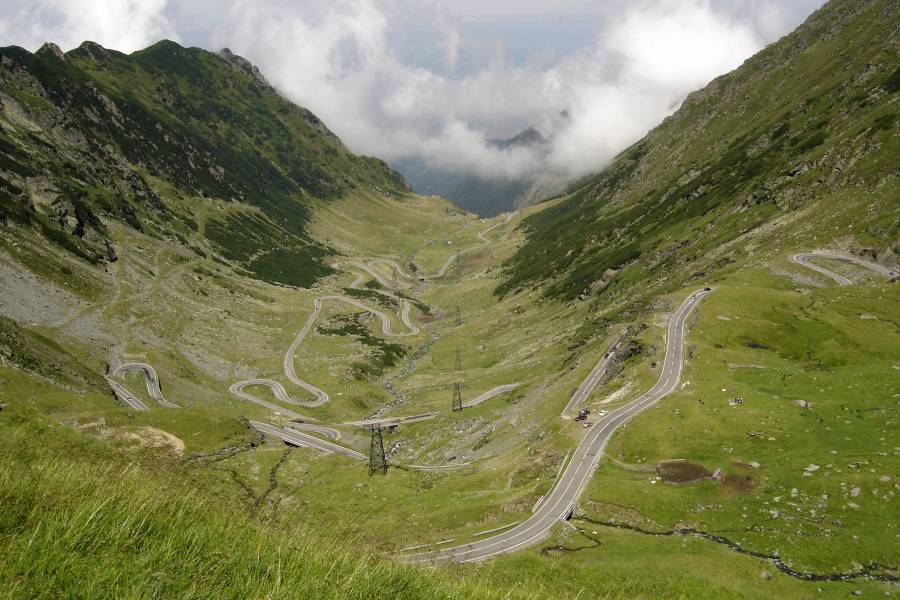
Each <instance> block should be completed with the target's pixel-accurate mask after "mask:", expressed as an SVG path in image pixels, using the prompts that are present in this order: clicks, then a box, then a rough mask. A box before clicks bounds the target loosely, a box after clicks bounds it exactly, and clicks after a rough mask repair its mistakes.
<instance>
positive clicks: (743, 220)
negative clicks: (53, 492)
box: [498, 0, 900, 301]
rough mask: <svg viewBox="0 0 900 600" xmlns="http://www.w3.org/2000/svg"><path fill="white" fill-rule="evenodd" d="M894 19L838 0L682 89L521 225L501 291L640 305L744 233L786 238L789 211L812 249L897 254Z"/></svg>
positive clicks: (890, 12)
mask: <svg viewBox="0 0 900 600" xmlns="http://www.w3.org/2000/svg"><path fill="white" fill-rule="evenodd" d="M898 23H900V12H898V11H897V7H896V4H895V3H893V2H891V1H890V0H835V1H833V2H830V3H828V4H827V5H826V6H824V7H823V8H821V9H820V10H818V11H817V12H816V13H815V14H813V15H812V16H811V17H810V18H809V20H808V21H807V22H806V23H804V24H803V25H802V26H800V27H799V28H798V29H797V30H796V31H794V32H793V33H791V34H790V35H788V36H786V37H784V38H783V39H781V40H780V41H778V42H777V43H774V44H772V45H770V46H769V47H767V48H766V49H765V50H763V51H762V52H760V53H759V54H757V55H755V56H753V57H752V58H750V59H749V60H747V61H746V62H745V63H744V64H743V65H742V66H741V67H740V68H738V69H736V70H735V71H733V72H731V73H729V74H727V75H723V76H721V77H719V78H717V79H715V80H714V81H713V82H712V83H710V84H709V85H708V86H707V87H706V88H704V89H702V90H700V91H698V92H695V93H693V94H691V95H690V96H689V97H688V98H687V99H686V100H685V101H684V103H683V105H682V106H681V108H680V109H679V110H678V111H677V112H676V113H675V114H673V115H672V116H671V117H669V118H667V119H666V120H665V121H664V122H663V123H662V124H661V125H660V126H659V127H657V128H656V129H654V130H653V131H652V132H650V133H649V134H648V135H647V136H646V137H645V138H644V139H642V140H640V141H639V142H637V143H636V144H634V145H633V146H631V147H630V148H628V149H627V150H626V151H624V152H623V153H622V154H621V155H620V156H618V157H617V159H616V160H615V161H613V163H612V164H611V165H610V166H609V167H608V168H606V169H605V170H604V171H603V172H601V173H599V174H598V175H596V176H594V177H591V178H589V179H588V180H586V181H585V182H583V183H581V184H579V185H578V186H577V187H576V188H575V189H573V190H572V192H571V193H570V194H568V195H567V196H566V197H564V198H563V199H562V200H560V201H555V203H554V204H553V205H552V206H550V207H548V208H547V209H546V210H544V211H542V212H539V213H536V214H534V215H532V216H531V217H529V218H528V219H527V220H526V221H525V223H524V226H525V229H526V232H527V240H526V242H525V244H524V245H523V246H522V247H521V249H520V250H519V251H518V252H517V253H516V255H515V256H514V257H513V258H512V259H511V260H510V261H509V262H508V264H507V274H508V277H507V280H506V281H505V282H504V283H503V284H502V285H500V286H499V287H498V293H500V294H506V293H509V292H511V291H514V290H517V289H520V288H521V287H522V286H525V285H536V284H542V285H544V284H546V295H548V296H550V297H558V298H561V299H567V300H571V299H575V298H577V297H581V298H582V299H588V298H593V299H601V300H604V301H609V300H615V299H620V298H622V297H624V296H626V295H629V294H634V295H635V296H637V297H639V298H640V299H642V300H646V299H647V298H648V297H649V296H650V295H652V294H656V293H658V292H659V291H660V290H661V289H674V287H675V286H678V285H680V284H682V283H684V282H686V281H689V280H691V279H696V276H695V274H698V273H703V272H710V271H715V270H717V269H722V268H725V267H726V266H727V265H728V264H729V263H730V262H733V261H734V260H735V259H736V258H737V257H738V256H740V255H741V253H742V252H743V251H744V250H745V249H746V248H747V246H746V244H745V242H746V241H747V234H750V233H752V232H754V231H755V230H759V232H760V233H762V232H766V231H767V228H768V227H774V228H777V231H774V232H771V236H772V237H774V238H777V239H778V240H779V241H781V242H788V241H789V240H790V238H791V236H792V235H796V234H798V233H799V231H798V230H797V229H795V227H796V222H797V221H802V224H803V227H804V229H806V230H807V231H809V230H813V231H814V233H815V234H817V235H818V237H819V239H820V240H821V242H822V243H832V242H833V243H835V244H838V245H841V246H845V247H849V248H850V249H852V250H853V251H856V252H865V253H867V254H868V255H869V256H870V257H872V258H877V259H878V260H880V261H882V262H888V263H896V261H897V258H896V255H897V253H900V246H898V227H900V217H898V214H897V203H896V200H897V198H898V197H900V186H898V184H897V160H896V157H897V156H898V155H900V137H898V133H897V132H898V128H897V115H898V112H900V109H898V102H900V94H898V92H900V67H898V64H900V54H898V38H897V36H898ZM835 198H840V199H839V200H837V201H835V202H830V200H832V199H835ZM886 200H887V201H886ZM870 205H871V206H870ZM851 216H852V218H850V219H849V221H850V222H849V223H848V224H847V226H846V227H845V228H844V229H842V230H840V231H833V229H832V226H831V225H832V223H833V222H834V220H835V219H838V218H847V217H851ZM795 217H796V221H795V219H794V218H795ZM766 235H769V233H766Z"/></svg>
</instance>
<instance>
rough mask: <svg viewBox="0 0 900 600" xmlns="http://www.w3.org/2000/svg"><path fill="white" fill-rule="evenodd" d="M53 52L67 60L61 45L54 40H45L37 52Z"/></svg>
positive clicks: (63, 60) (62, 59) (61, 58)
mask: <svg viewBox="0 0 900 600" xmlns="http://www.w3.org/2000/svg"><path fill="white" fill-rule="evenodd" d="M48 53H49V54H52V55H53V56H55V57H56V58H58V59H59V60H61V61H62V62H66V55H65V54H64V53H63V51H62V50H61V49H60V47H59V46H57V45H56V44H54V43H53V42H44V45H43V46H41V47H40V48H38V51H37V54H48Z"/></svg>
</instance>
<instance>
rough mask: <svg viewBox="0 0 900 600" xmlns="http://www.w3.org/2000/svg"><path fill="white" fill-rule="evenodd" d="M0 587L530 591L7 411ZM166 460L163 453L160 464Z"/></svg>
mask: <svg viewBox="0 0 900 600" xmlns="http://www.w3.org/2000/svg"><path fill="white" fill-rule="evenodd" d="M0 422H2V428H3V432H4V435H3V436H2V441H0V445H2V453H3V456H4V461H3V463H2V464H0V499H2V506H3V510H2V511H0V549H2V552H0V555H2V556H3V558H2V559H0V590H2V591H0V595H2V597H6V598H51V597H59V594H60V593H62V592H64V593H65V595H66V596H67V597H81V598H146V597H148V596H150V597H178V598H211V597H215V598H263V597H265V598H297V597H301V598H335V599H338V598H340V599H344V598H372V597H391V598H426V597H427V598H448V599H449V598H471V597H480V598H501V597H502V598H527V597H537V596H539V595H540V594H539V591H538V590H535V589H531V590H529V591H528V592H526V591H525V590H524V589H522V588H519V587H518V586H516V587H517V588H518V589H516V588H513V589H508V588H505V589H503V590H502V591H501V590H495V589H493V587H492V585H491V583H490V581H489V580H488V579H487V578H485V577H482V576H477V575H474V574H473V573H471V572H470V573H469V576H468V577H466V578H465V579H459V578H458V577H457V576H455V575H454V574H452V573H451V572H444V571H441V570H438V571H431V570H426V569H421V568H415V567H409V566H405V565H403V564H401V563H397V562H390V561H387V560H384V559H379V558H372V557H371V556H370V552H369V551H367V550H366V549H365V548H360V547H358V548H355V549H349V548H348V547H347V546H344V545H339V544H338V543H337V541H336V540H334V539H329V538H328V537H325V536H323V535H321V534H318V535H317V534H312V533H310V532H309V531H308V530H307V529H306V528H304V527H302V526H297V525H296V524H292V523H287V522H270V523H265V522H261V521H259V520H257V519H255V518H254V517H253V516H252V515H250V514H248V513H247V512H246V511H245V510H243V509H241V508H240V507H239V506H237V505H236V504H235V503H234V502H232V501H230V500H228V499H223V498H221V497H217V496H215V495H211V494H209V493H207V492H205V491H204V490H203V489H198V488H197V487H196V485H195V483H196V478H195V476H194V475H192V472H191V469H190V468H188V467H174V466H170V467H165V466H164V461H165V458H164V457H159V456H152V455H151V456H144V455H140V454H134V453H126V454H122V453H118V452H115V451H113V450H111V449H110V448H107V447H105V446H104V445H102V444H99V443H96V442H91V441H89V440H87V439H86V438H84V437H83V436H81V435H79V434H77V433H75V432H73V431H71V430H68V429H65V428H60V427H47V426H44V425H39V424H37V423H36V422H35V421H34V420H33V419H31V418H29V417H26V416H23V415H21V414H18V413H11V411H9V410H5V411H3V412H2V413H0ZM161 463H163V464H161Z"/></svg>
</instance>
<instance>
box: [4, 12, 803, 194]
mask: <svg viewBox="0 0 900 600" xmlns="http://www.w3.org/2000/svg"><path fill="white" fill-rule="evenodd" d="M795 3H796V4H797V5H803V6H802V8H803V12H808V10H807V8H808V9H809V10H811V9H812V8H813V7H814V6H815V5H817V4H818V3H819V0H795ZM484 4H486V3H483V2H469V1H462V0H461V1H460V3H458V4H457V5H455V8H456V11H457V12H453V10H451V9H448V8H447V7H442V5H440V4H438V3H436V2H433V3H426V2H418V1H415V0H383V1H380V2H376V1H375V0H331V1H330V2H328V3H320V2H294V1H291V0H218V1H212V0H195V1H194V2H187V0H184V1H181V2H167V1H166V0H145V1H141V2H138V1H135V0H124V1H112V0H84V1H82V2H67V1H66V0H38V2H36V3H33V4H32V5H31V6H30V7H28V8H25V9H21V10H19V11H18V12H16V11H15V10H9V9H7V10H6V14H12V16H11V17H7V18H2V17H0V34H2V35H3V36H5V37H6V38H8V39H10V40H11V41H12V42H16V43H20V44H23V45H26V46H31V47H36V46H37V45H39V43H40V42H42V41H44V39H49V40H53V41H56V42H57V43H59V44H60V45H61V46H63V47H64V48H67V47H72V46H75V45H77V44H78V43H80V42H81V41H82V40H83V39H94V40H96V41H98V42H100V43H102V44H104V45H107V46H110V47H113V48H116V49H120V50H124V51H131V50H135V49H137V48H140V47H142V46H145V45H148V44H149V43H152V42H153V41H155V40H156V39H158V38H160V37H169V38H172V39H178V38H179V37H180V35H181V32H187V33H186V35H185V37H187V38H188V39H189V41H192V42H194V43H198V44H200V45H204V46H206V47H210V48H213V49H216V48H218V47H224V46H227V47H229V48H231V49H232V50H233V51H235V52H236V53H238V54H242V55H244V56H245V57H247V58H248V59H250V60H251V61H252V62H254V63H255V64H256V65H257V66H259V68H260V69H261V70H262V71H263V73H264V74H265V75H266V77H267V78H268V79H269V80H270V81H271V82H272V83H273V84H274V85H275V86H276V87H278V88H279V89H280V90H281V91H282V92H283V93H284V94H285V95H286V96H287V97H289V98H290V99H292V100H294V101H296V102H297V103H298V104H301V105H303V106H306V107H307V108H309V109H311V110H312V111H313V112H315V113H317V114H318V115H319V116H320V117H321V118H322V119H323V120H324V121H325V122H326V124H327V125H328V126H329V127H330V128H331V129H333V130H334V131H335V133H337V134H338V135H339V136H340V137H341V138H342V139H343V140H344V141H345V142H346V143H347V144H348V145H349V146H350V147H351V148H352V149H353V150H355V151H357V152H361V153H365V154H370V155H374V156H378V157H380V158H383V159H386V160H388V161H396V160H401V159H404V158H409V157H417V158H418V159H420V160H423V161H424V162H426V163H427V164H428V165H430V166H432V167H435V168H441V169H445V170H451V171H461V172H466V173H472V174H477V175H480V176H485V177H500V178H507V179H515V178H520V177H533V176H534V175H535V174H540V173H548V174H552V175H553V176H555V177H557V178H559V177H561V178H565V179H571V178H575V177H578V176H581V175H584V174H586V173H589V172H593V171H596V170H598V169H599V168H601V167H602V166H603V165H604V163H606V162H607V161H608V160H609V159H610V158H611V157H612V156H614V155H615V154H616V153H618V152H619V151H621V150H622V149H623V148H625V147H626V146H628V145H629V144H631V143H632V142H634V141H635V140H637V139H638V138H640V137H641V136H642V135H643V134H644V133H646V132H647V131H648V130H649V129H650V128H652V127H653V126H654V125H655V124H657V123H658V122H659V121H660V120H661V119H662V118H664V117H665V116H666V115H668V114H670V113H672V112H673V111H674V110H675V109H676V108H677V106H678V105H679V104H680V102H681V100H682V99H683V98H684V97H685V96H686V95H687V94H688V93H689V92H690V91H692V90H694V89H697V88H699V87H702V86H703V85H704V84H705V83H706V82H708V81H709V80H711V79H712V78H714V77H715V76H717V75H719V74H722V73H725V72H727V71H729V70H731V69H733V68H735V67H736V66H738V65H739V64H740V63H741V62H742V61H743V60H745V59H746V58H748V57H749V56H750V55H752V54H753V53H754V52H756V51H758V50H759V49H760V48H762V47H763V45H764V44H765V43H767V42H768V41H771V40H772V39H774V38H775V37H777V36H778V35H780V34H782V33H784V32H785V31H786V30H787V29H789V28H790V27H791V26H793V25H795V24H796V23H795V21H796V17H797V16H798V15H797V14H796V13H797V11H796V10H795V11H794V12H793V13H790V12H789V11H787V10H786V9H785V8H784V4H783V3H779V2H777V0H739V1H737V2H734V3H728V4H722V3H720V2H716V3H714V0H637V1H633V2H625V1H623V0H611V1H610V2H608V3H606V4H605V6H604V8H603V10H599V11H598V10H593V12H591V10H589V7H590V6H591V5H593V4H594V3H588V2H584V3H583V4H584V6H583V7H582V6H581V4H582V3H581V2H580V1H579V0H573V1H571V2H570V3H569V5H567V6H568V9H567V10H568V11H570V12H575V13H578V11H583V12H584V14H585V15H586V17H585V18H594V19H596V20H597V24H596V35H595V37H594V39H593V41H592V42H590V43H586V44H581V45H580V47H579V48H578V49H576V50H574V51H571V52H569V53H568V54H566V55H564V56H560V57H556V58H555V60H553V61H552V62H551V64H549V65H547V64H546V61H545V60H544V61H534V62H529V61H510V60H508V59H507V58H506V57H505V56H504V53H503V48H502V46H499V45H498V47H497V48H496V49H495V51H493V53H492V54H491V55H490V56H488V57H487V59H486V60H485V61H484V63H483V65H482V66H479V67H478V68H477V69H474V70H471V71H469V72H465V73H462V74H460V73H457V71H456V69H457V62H458V60H459V56H460V48H461V46H462V45H464V44H465V43H466V39H465V37H464V36H463V35H462V33H461V30H460V27H459V25H460V22H461V21H460V19H462V18H470V19H472V18H479V11H481V10H488V9H486V8H484V7H483V5H484ZM487 4H489V3H487ZM507 4H509V3H507ZM517 10H518V11H519V14H525V15H529V16H534V14H537V15H538V17H539V16H540V14H548V15H552V12H545V13H541V11H547V8H546V6H545V4H544V3H540V2H537V1H531V0H523V1H522V2H519V3H512V4H511V5H510V6H508V7H506V8H503V7H502V6H499V5H498V7H497V8H496V12H499V14H505V13H504V12H503V11H512V12H513V13H515V12H516V11H517ZM459 11H463V12H462V13H461V12H459ZM466 11H468V13H466ZM485 14H487V13H485ZM410 15H412V16H410ZM799 16H804V15H802V14H801V15H799ZM484 18H495V19H496V18H498V15H497V14H495V15H493V16H490V17H484ZM792 19H793V20H794V22H792ZM416 28H420V30H421V31H427V32H428V33H429V35H430V37H429V38H428V39H427V40H425V41H421V40H420V41H419V42H418V44H419V46H418V48H421V49H422V51H423V52H425V51H427V52H430V53H432V54H434V55H435V56H439V57H440V61H439V62H440V63H441V64H440V68H428V67H424V66H421V65H422V61H417V60H415V58H416V57H415V56H410V54H409V49H408V48H407V49H406V51H401V50H398V48H397V44H396V43H394V42H395V38H396V36H397V35H398V34H399V33H401V30H404V31H410V30H415V29H416ZM198 36H199V37H201V38H202V39H197V38H198ZM563 111H565V112H566V113H567V114H568V118H562V117H560V114H561V113H562V112H563ZM528 125H534V126H536V127H537V128H538V129H539V130H540V131H541V132H542V133H543V134H544V135H545V137H547V138H548V139H549V140H550V142H549V144H548V145H545V146H543V147H541V148H539V149H533V148H521V147H511V148H506V149H499V148H497V147H495V146H492V145H490V144H488V143H487V142H486V140H487V139H488V138H489V137H496V136H497V135H498V132H504V133H505V134H507V135H508V134H513V133H515V131H516V130H518V129H523V128H525V127H526V126H528Z"/></svg>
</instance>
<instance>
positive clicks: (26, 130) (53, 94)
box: [0, 41, 408, 285]
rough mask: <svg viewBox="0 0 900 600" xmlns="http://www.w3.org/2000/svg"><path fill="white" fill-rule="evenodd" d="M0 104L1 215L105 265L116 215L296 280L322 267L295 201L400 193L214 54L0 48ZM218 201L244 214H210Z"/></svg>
mask: <svg viewBox="0 0 900 600" xmlns="http://www.w3.org/2000/svg"><path fill="white" fill-rule="evenodd" d="M0 101H2V111H0V124H2V130H0V131H2V133H0V222H2V223H4V224H7V223H10V222H14V223H18V224H19V225H22V226H26V227H30V228H33V229H35V230H37V231H40V232H42V234H43V235H44V237H45V238H46V239H47V240H50V241H52V242H53V243H56V244H58V245H60V246H62V247H64V248H67V249H68V250H69V251H71V252H72V253H73V254H75V255H77V256H79V257H81V258H83V259H85V260H88V261H91V262H102V261H108V260H114V259H115V249H114V246H113V244H112V242H111V238H110V236H109V234H108V230H107V228H108V224H109V223H110V222H112V221H115V222H119V223H122V224H125V225H127V226H128V227H132V228H134V229H137V230H141V231H144V232H145V233H147V234H149V235H153V236H156V237H163V238H169V239H172V240H176V241H179V242H180V243H183V244H184V245H187V246H190V247H191V248H192V249H193V250H194V251H195V252H197V253H200V254H204V255H213V256H215V257H217V258H218V259H219V260H224V261H229V262H232V263H233V264H235V265H236V266H239V267H241V268H242V269H244V270H245V271H246V272H247V273H249V274H250V275H251V276H254V277H258V278H260V279H264V280H267V281H272V282H278V283H287V284H295V285H309V284H311V283H312V282H313V281H314V280H315V278H316V277H317V276H319V275H322V274H324V273H327V272H329V269H328V267H326V266H325V265H324V264H323V263H322V260H321V259H322V257H323V256H324V255H326V254H328V253H329V250H328V249H327V248H325V247H323V246H321V245H320V244H318V243H316V242H314V241H313V240H312V239H311V238H310V237H309V236H308V235H307V234H306V233H305V227H306V223H307V219H308V216H309V204H310V202H312V201H315V200H319V201H327V200H328V199H329V198H335V197H338V196H341V195H343V194H346V193H348V192H350V191H353V190H368V191H372V192H375V193H383V194H395V193H404V192H406V191H407V190H408V186H407V184H406V182H405V181H404V180H403V178H402V177H401V176H400V175H399V174H397V173H396V172H395V171H393V170H391V169H390V168H389V167H388V166H387V165H386V164H384V163H383V162H381V161H379V160H377V159H374V158H367V157H360V156H355V155H353V154H352V153H350V152H349V151H348V150H347V149H346V148H345V147H344V145H343V144H342V143H341V141H340V140H339V139H338V138H337V137H336V136H335V135H334V134H333V133H331V131H329V130H328V128H327V127H326V126H325V125H324V124H323V123H322V122H321V121H320V120H319V119H318V118H317V117H316V116H315V115H314V114H312V113H311V112H310V111H308V110H306V109H304V108H301V107H298V106H295V105H294V104H292V103H290V102H289V101H287V100H286V99H285V98H284V97H282V96H281V95H279V94H278V93H277V92H276V91H275V89H274V88H273V87H272V86H271V85H269V83H268V82H266V80H265V79H264V78H263V77H262V75H261V74H260V73H259V71H258V70H257V69H256V68H255V67H254V66H253V65H252V64H250V63H249V61H247V60H246V59H243V58H241V57H240V56H237V55H235V54H233V53H232V52H230V51H228V50H223V51H221V52H220V53H219V54H213V53H210V52H207V51H205V50H201V49H198V48H183V47H181V46H179V45H178V44H176V43H174V42H170V41H162V42H159V43H157V44H154V45H153V46H151V47H149V48H147V49H145V50H141V51H139V52H135V53H133V54H130V55H126V54H122V53H120V52H116V51H114V50H108V49H106V48H103V47H102V46H100V45H99V44H96V43H93V42H85V43H83V44H82V45H81V46H80V47H78V48H76V49H74V50H72V51H70V52H67V53H63V52H61V51H60V49H59V48H58V47H56V46H55V45H53V44H45V45H44V46H43V47H42V48H41V49H40V50H38V51H37V52H36V53H34V54H32V53H31V52H28V51H27V50H24V49H23V48H19V47H8V48H0ZM223 202H224V203H229V204H234V205H235V206H236V207H246V210H233V211H228V210H221V208H220V209H217V210H212V211H211V212H210V209H212V208H214V207H217V206H219V207H221V206H222V204H221V203H223ZM250 209H253V210H250Z"/></svg>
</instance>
